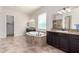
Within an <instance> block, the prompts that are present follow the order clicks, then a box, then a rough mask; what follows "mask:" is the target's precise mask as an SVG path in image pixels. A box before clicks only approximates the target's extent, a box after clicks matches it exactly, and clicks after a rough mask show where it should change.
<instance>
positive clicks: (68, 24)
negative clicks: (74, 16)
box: [65, 16, 71, 30]
mask: <svg viewBox="0 0 79 59" xmlns="http://www.w3.org/2000/svg"><path fill="white" fill-rule="evenodd" d="M70 28H71V16H65V29H67V30H70Z"/></svg>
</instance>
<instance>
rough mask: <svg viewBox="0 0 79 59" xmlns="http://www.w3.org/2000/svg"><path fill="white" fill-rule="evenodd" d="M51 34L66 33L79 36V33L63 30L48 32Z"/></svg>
mask: <svg viewBox="0 0 79 59" xmlns="http://www.w3.org/2000/svg"><path fill="white" fill-rule="evenodd" d="M48 31H50V32H58V33H65V34H75V35H79V32H76V31H62V30H48Z"/></svg>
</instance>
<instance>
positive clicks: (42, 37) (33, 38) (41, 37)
mask: <svg viewBox="0 0 79 59" xmlns="http://www.w3.org/2000/svg"><path fill="white" fill-rule="evenodd" d="M26 39H27V42H28V43H29V44H31V45H34V46H45V45H46V34H45V33H43V32H35V31H33V32H27V33H26Z"/></svg>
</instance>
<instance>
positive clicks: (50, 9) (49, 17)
mask: <svg viewBox="0 0 79 59" xmlns="http://www.w3.org/2000/svg"><path fill="white" fill-rule="evenodd" d="M63 7H64V6H46V7H41V8H40V9H38V10H37V11H35V12H34V13H33V14H32V18H34V19H35V20H36V29H38V15H39V14H41V13H44V12H46V13H47V25H46V28H47V30H50V29H51V28H52V25H53V24H52V20H53V15H54V14H55V13H56V12H57V11H58V10H60V9H62V8H63Z"/></svg>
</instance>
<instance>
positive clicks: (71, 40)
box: [47, 31, 79, 53]
mask: <svg viewBox="0 0 79 59" xmlns="http://www.w3.org/2000/svg"><path fill="white" fill-rule="evenodd" d="M47 43H48V44H49V45H52V46H54V47H56V48H59V49H61V50H63V51H65V52H71V53H76V52H78V53H79V36H78V35H74V34H73V35H72V34H65V33H59V32H49V31H47Z"/></svg>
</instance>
